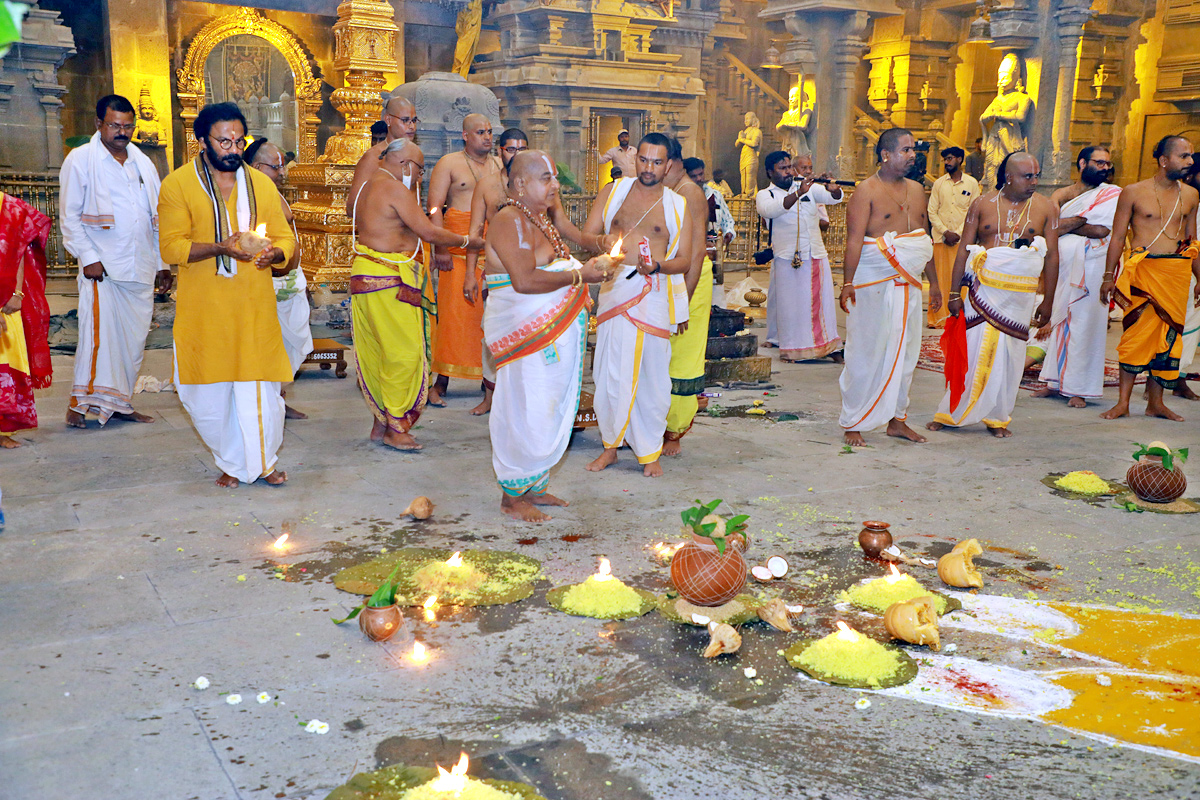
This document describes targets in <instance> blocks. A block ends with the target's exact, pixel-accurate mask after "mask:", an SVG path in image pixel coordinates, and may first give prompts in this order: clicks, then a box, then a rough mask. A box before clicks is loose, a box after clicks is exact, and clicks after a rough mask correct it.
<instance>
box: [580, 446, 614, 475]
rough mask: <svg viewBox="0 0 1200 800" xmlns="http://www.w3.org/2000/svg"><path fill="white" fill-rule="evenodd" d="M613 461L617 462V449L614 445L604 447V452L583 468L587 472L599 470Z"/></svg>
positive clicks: (609, 465) (610, 464)
mask: <svg viewBox="0 0 1200 800" xmlns="http://www.w3.org/2000/svg"><path fill="white" fill-rule="evenodd" d="M615 463H617V449H616V448H615V447H614V448H607V447H606V448H604V452H603V453H601V454H600V457H599V458H597V459H596V460H595V461H593V462H592V463H590V464H588V465H587V466H586V467H584V469H586V470H587V471H588V472H599V471H600V470H602V469H605V468H606V467H611V466H612V465H613V464H615Z"/></svg>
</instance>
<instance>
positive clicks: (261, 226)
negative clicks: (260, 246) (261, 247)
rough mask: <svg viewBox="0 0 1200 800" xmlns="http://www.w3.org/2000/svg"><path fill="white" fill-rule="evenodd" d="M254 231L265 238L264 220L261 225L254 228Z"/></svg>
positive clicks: (265, 224)
mask: <svg viewBox="0 0 1200 800" xmlns="http://www.w3.org/2000/svg"><path fill="white" fill-rule="evenodd" d="M254 232H255V233H256V234H258V235H259V236H261V237H263V238H264V239H265V238H267V223H265V222H264V223H262V224H261V225H259V226H258V227H257V228H255V229H254Z"/></svg>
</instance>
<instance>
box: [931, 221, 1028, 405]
mask: <svg viewBox="0 0 1200 800" xmlns="http://www.w3.org/2000/svg"><path fill="white" fill-rule="evenodd" d="M1045 258H1046V240H1045V239H1043V238H1042V237H1041V236H1038V237H1036V238H1034V240H1033V244H1032V245H1030V246H1029V247H1022V248H1021V249H1019V250H1018V249H1014V248H1011V247H993V248H992V249H991V250H984V249H983V248H982V247H980V246H978V245H971V246H970V247H968V248H967V272H966V277H965V283H966V284H967V285H969V287H970V289H969V291H968V292H967V295H966V297H964V299H963V313H964V314H966V325H967V379H966V391H965V392H963V394H962V396H961V397H960V398H959V399H958V405H957V406H955V407H954V408H951V407H950V391H949V390H947V391H946V394H945V395H944V396H943V397H942V402H941V403H940V404H939V405H938V410H937V414H936V415H934V418H933V419H934V421H935V422H940V423H942V424H943V425H952V426H958V427H961V426H963V425H970V424H972V423H975V422H982V423H983V424H984V425H986V426H988V427H989V428H1006V427H1008V423H1009V422H1011V421H1012V410H1013V407H1014V406H1015V405H1016V404H1017V391H1018V390H1019V389H1020V388H1021V376H1022V375H1023V374H1024V372H1025V348H1026V340H1027V339H1028V337H1029V319H1030V317H1032V316H1033V309H1034V303H1035V302H1036V300H1037V285H1038V276H1040V275H1041V273H1042V265H1043V263H1044V261H1045Z"/></svg>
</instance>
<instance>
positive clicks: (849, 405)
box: [839, 128, 942, 447]
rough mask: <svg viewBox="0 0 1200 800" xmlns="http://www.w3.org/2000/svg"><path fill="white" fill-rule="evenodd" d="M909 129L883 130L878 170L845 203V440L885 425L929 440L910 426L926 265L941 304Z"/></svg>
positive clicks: (859, 443) (935, 302) (935, 304)
mask: <svg viewBox="0 0 1200 800" xmlns="http://www.w3.org/2000/svg"><path fill="white" fill-rule="evenodd" d="M915 148H916V142H915V141H914V140H913V136H912V134H911V133H909V132H908V131H906V130H904V129H902V128H889V129H888V130H886V131H884V132H883V133H881V134H880V135H879V143H878V144H876V145H875V158H876V159H877V160H878V161H879V171H878V172H876V173H875V174H874V175H872V176H871V177H870V178H867V179H866V180H865V181H863V182H862V183H860V184H859V185H858V188H857V189H856V190H855V191H854V194H853V195H851V197H850V202H849V204H848V205H847V207H846V257H845V261H844V267H843V269H844V274H845V283H844V284H843V286H842V296H841V306H842V310H843V311H845V312H846V315H847V317H846V354H845V359H846V367H845V369H843V370H842V377H841V380H840V384H841V388H842V416H841V419H840V420H839V422H840V424H841V426H842V430H843V432H844V433H843V438H844V440H845V442H846V444H848V445H851V446H853V447H863V446H864V445H866V441H865V440H864V439H863V435H862V432H863V431H867V430H871V429H872V428H877V427H879V426H880V425H883V424H884V423H885V422H886V423H887V434H888V436H896V437H898V438H901V439H908V440H909V441H912V442H924V441H925V437H924V436H922V435H921V434H919V433H917V432H916V431H914V430H913V429H912V428H910V427H908V425H907V424H906V423H905V420H906V419H907V418H908V390H909V387H910V386H911V385H912V376H913V370H914V369H916V367H917V358H918V357H919V356H920V355H921V270H924V271H925V275H926V276H928V278H929V307H930V308H931V309H933V310H935V311H936V310H937V309H938V308H940V307H941V302H942V296H941V291H940V288H939V287H938V282H937V271H936V270H935V269H934V264H933V239H931V238H930V236H929V216H928V213H927V211H928V205H929V204H928V203H927V202H926V198H925V190H924V189H922V188H921V185H920V184H919V183H917V182H916V181H911V180H909V179H908V178H906V177H904V176H905V174H906V173H907V172H908V171H909V170H910V169H912V166H913V164H914V163H915V161H916V149H915Z"/></svg>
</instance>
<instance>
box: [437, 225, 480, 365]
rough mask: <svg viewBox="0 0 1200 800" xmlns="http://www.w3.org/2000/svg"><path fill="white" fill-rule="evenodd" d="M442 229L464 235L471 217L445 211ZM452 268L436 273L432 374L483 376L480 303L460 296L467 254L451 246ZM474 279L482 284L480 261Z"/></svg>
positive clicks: (464, 279)
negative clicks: (435, 330) (435, 316)
mask: <svg viewBox="0 0 1200 800" xmlns="http://www.w3.org/2000/svg"><path fill="white" fill-rule="evenodd" d="M442 219H443V227H445V229H446V230H448V231H450V232H452V233H457V234H461V235H463V236H466V235H467V233H468V231H469V230H470V227H471V215H470V214H469V213H467V212H466V211H459V210H458V209H457V208H448V209H446V213H445V216H444V217H443V218H442ZM450 255H451V256H453V257H454V269H452V270H451V271H450V272H441V273H438V287H437V332H436V333H435V335H434V338H433V363H432V365H431V366H432V371H433V372H434V373H436V374H438V375H445V376H447V377H449V378H482V377H483V300H482V299H476V300H475V302H474V303H468V302H467V300H466V298H465V297H463V284H464V282H465V281H466V275H467V258H466V256H467V251H466V250H463V249H462V248H459V247H451V248H450ZM477 273H478V274H477V275H476V277H478V278H479V282H480V284H481V285H482V283H483V278H482V273H483V261H482V259H481V260H480V261H479V264H478V269H477Z"/></svg>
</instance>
